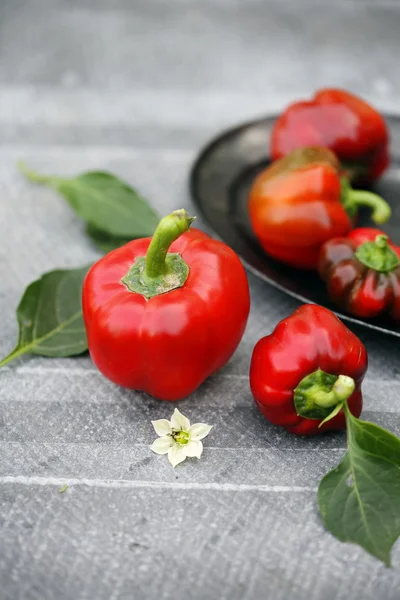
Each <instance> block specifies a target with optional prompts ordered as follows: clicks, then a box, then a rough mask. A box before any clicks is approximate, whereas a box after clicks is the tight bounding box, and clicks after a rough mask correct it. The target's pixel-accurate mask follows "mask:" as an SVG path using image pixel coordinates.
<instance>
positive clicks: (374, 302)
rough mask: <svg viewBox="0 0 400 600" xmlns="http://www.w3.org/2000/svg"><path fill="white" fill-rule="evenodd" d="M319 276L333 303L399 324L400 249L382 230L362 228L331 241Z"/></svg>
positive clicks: (323, 252) (325, 247)
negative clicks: (390, 319) (383, 316)
mask: <svg viewBox="0 0 400 600" xmlns="http://www.w3.org/2000/svg"><path fill="white" fill-rule="evenodd" d="M319 273H320V275H321V278H322V279H323V280H324V281H325V282H326V285H327V290H328V294H329V296H330V298H331V299H332V300H333V302H335V304H337V305H338V306H340V307H342V308H344V309H345V310H346V311H347V312H349V313H351V314H352V315H354V316H356V317H364V318H372V317H376V316H378V315H387V316H388V317H390V318H392V319H394V320H395V321H400V248H399V247H398V246H395V245H394V244H392V242H391V241H390V240H389V239H388V237H387V236H386V235H385V234H384V232H383V231H380V230H379V229H373V228H370V227H368V228H366V227H363V228H360V229H354V230H353V231H352V232H351V233H349V235H348V236H347V237H345V238H334V239H332V240H329V241H328V242H326V244H324V245H323V247H322V249H321V254H320V259H319Z"/></svg>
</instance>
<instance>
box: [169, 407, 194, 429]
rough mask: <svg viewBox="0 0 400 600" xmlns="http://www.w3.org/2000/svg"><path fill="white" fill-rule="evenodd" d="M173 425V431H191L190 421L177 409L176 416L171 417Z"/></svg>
mask: <svg viewBox="0 0 400 600" xmlns="http://www.w3.org/2000/svg"><path fill="white" fill-rule="evenodd" d="M171 425H172V428H173V429H179V430H181V429H182V430H183V431H189V428H190V421H189V419H188V418H187V417H185V416H184V415H183V414H182V413H181V412H179V410H178V409H177V408H176V409H175V410H174V414H173V415H172V417H171Z"/></svg>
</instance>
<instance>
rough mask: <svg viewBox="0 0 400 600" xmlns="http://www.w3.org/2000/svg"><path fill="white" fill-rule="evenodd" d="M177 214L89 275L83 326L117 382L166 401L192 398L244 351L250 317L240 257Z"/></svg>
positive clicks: (102, 261)
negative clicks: (238, 350) (241, 344)
mask: <svg viewBox="0 0 400 600" xmlns="http://www.w3.org/2000/svg"><path fill="white" fill-rule="evenodd" d="M192 220H193V219H191V218H190V217H189V216H188V214H187V212H186V211H185V210H178V211H175V212H173V213H172V214H171V215H169V216H167V217H164V219H162V220H161V221H160V223H159V225H158V227H157V229H156V231H155V233H154V236H153V238H145V239H140V240H135V241H132V242H130V243H128V244H126V245H125V246H123V247H122V248H118V249H117V250H113V251H112V252H110V253H109V254H107V255H106V256H104V257H103V258H102V259H100V260H99V261H98V262H97V263H96V264H95V265H94V266H92V268H91V269H90V270H89V272H88V274H87V276H86V279H85V281H84V285H83V316H84V321H85V326H86V331H87V336H88V345H89V351H90V355H91V357H92V359H93V361H94V363H95V364H96V366H97V367H98V369H99V370H100V371H101V372H102V373H103V375H105V376H106V377H108V378H109V379H111V381H113V382H115V383H117V384H119V385H121V386H124V387H128V388H133V389H136V390H143V391H145V392H148V393H149V394H151V395H152V396H155V397H156V398H160V399H162V400H178V399H181V398H184V397H185V396H188V395H189V394H191V393H192V392H193V391H194V390H195V389H196V388H197V387H198V386H199V385H200V384H201V383H202V382H203V381H204V380H205V379H206V378H207V377H208V376H209V375H211V374H212V373H214V372H215V371H218V369H220V368H221V367H223V366H224V365H225V363H226V362H227V361H228V360H229V358H230V357H231V356H232V354H233V352H234V351H235V349H236V347H237V345H238V343H239V342H240V340H241V338H242V335H243V332H244V329H245V326H246V322H247V318H248V314H249V308H250V299H249V288H248V283H247V277H246V273H245V271H244V268H243V266H242V264H241V262H240V260H239V258H238V257H237V255H236V254H235V253H234V252H233V250H231V249H230V248H228V246H226V245H225V244H223V243H222V242H219V241H216V240H213V239H212V238H210V237H209V236H208V235H206V234H205V233H202V232H200V231H198V230H195V229H192V230H191V231H188V229H189V226H190V223H191V222H192Z"/></svg>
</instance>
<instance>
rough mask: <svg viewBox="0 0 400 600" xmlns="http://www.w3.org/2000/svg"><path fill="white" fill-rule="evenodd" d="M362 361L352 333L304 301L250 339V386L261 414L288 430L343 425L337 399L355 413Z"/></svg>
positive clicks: (364, 365) (307, 432)
mask: <svg viewBox="0 0 400 600" xmlns="http://www.w3.org/2000/svg"><path fill="white" fill-rule="evenodd" d="M367 365H368V359H367V352H366V350H365V348H364V346H363V344H362V343H361V342H360V340H359V339H358V338H357V337H356V336H355V335H354V333H352V332H351V331H350V330H349V329H347V327H346V326H345V325H344V324H343V323H342V322H341V321H340V320H339V319H338V318H337V317H336V316H335V315H334V314H333V313H332V312H331V311H330V310H328V309H327V308H323V307H322V306H317V305H315V304H312V305H311V304H306V305H304V306H301V307H300V308H298V309H297V310H296V311H295V312H294V313H293V314H292V315H291V316H290V317H288V318H287V319H284V320H283V321H281V322H280V323H279V324H278V325H277V326H276V328H275V329H274V331H273V332H272V333H271V334H270V335H267V336H266V337H264V338H262V339H261V340H260V341H259V342H258V343H257V344H256V346H255V348H254V351H253V355H252V358H251V366H250V386H251V391H252V393H253V397H254V400H255V402H256V404H257V406H258V408H259V409H260V411H261V412H262V413H263V415H264V416H265V417H266V418H267V419H268V420H269V421H270V422H271V423H274V424H275V425H280V426H282V427H284V428H285V429H287V431H289V432H291V433H295V434H297V435H314V434H318V433H322V432H324V431H327V430H334V429H345V428H346V421H345V415H344V412H343V410H342V406H343V402H344V401H345V400H347V404H348V407H349V409H350V411H351V412H352V413H353V415H355V416H356V417H358V416H359V415H360V413H361V409H362V395H361V383H362V380H363V378H364V375H365V373H366V371H367ZM323 421H325V422H324V423H322V422H323Z"/></svg>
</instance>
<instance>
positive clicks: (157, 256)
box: [144, 208, 196, 278]
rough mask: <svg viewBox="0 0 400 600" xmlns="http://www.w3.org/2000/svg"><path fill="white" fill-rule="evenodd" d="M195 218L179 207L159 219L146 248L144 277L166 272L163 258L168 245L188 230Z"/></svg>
mask: <svg viewBox="0 0 400 600" xmlns="http://www.w3.org/2000/svg"><path fill="white" fill-rule="evenodd" d="M195 218H196V217H190V216H189V213H188V212H187V211H186V210H185V209H184V208H181V209H179V210H174V212H172V213H171V214H170V215H167V216H166V217H164V218H163V219H161V221H160V222H159V224H158V225H157V228H156V230H155V232H154V234H153V238H152V240H151V242H150V246H149V248H148V250H147V254H146V266H145V273H144V275H145V276H146V277H149V278H156V277H160V276H161V275H164V274H165V273H166V270H167V268H166V262H165V259H166V257H167V254H168V250H169V247H170V246H171V244H172V243H173V242H174V241H175V240H176V239H178V237H179V236H181V235H182V233H184V232H185V231H188V229H189V227H190V225H191V223H193V221H194V220H195Z"/></svg>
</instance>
